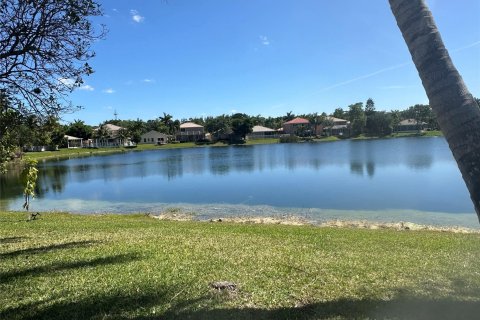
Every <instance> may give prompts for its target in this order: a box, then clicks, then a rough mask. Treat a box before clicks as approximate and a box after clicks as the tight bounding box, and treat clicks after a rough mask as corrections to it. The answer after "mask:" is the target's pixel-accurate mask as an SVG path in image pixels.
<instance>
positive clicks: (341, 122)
mask: <svg viewBox="0 0 480 320" xmlns="http://www.w3.org/2000/svg"><path fill="white" fill-rule="evenodd" d="M327 123H328V124H329V125H328V126H325V127H322V128H321V130H320V131H321V132H322V134H323V135H327V136H349V135H350V121H348V120H345V119H339V118H335V117H327Z"/></svg>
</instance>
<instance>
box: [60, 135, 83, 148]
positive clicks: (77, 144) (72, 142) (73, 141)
mask: <svg viewBox="0 0 480 320" xmlns="http://www.w3.org/2000/svg"><path fill="white" fill-rule="evenodd" d="M64 139H65V140H67V148H69V149H71V148H82V147H83V139H82V138H77V137H72V136H69V135H65V136H64Z"/></svg>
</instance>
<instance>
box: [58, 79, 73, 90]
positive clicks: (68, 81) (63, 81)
mask: <svg viewBox="0 0 480 320" xmlns="http://www.w3.org/2000/svg"><path fill="white" fill-rule="evenodd" d="M58 81H59V82H60V83H61V84H63V85H65V86H67V87H69V88H73V87H74V86H75V80H74V79H72V78H60V79H58Z"/></svg>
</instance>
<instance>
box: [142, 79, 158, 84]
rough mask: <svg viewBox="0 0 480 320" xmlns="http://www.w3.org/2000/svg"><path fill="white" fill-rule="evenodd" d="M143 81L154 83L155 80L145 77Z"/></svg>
mask: <svg viewBox="0 0 480 320" xmlns="http://www.w3.org/2000/svg"><path fill="white" fill-rule="evenodd" d="M143 82H145V83H152V82H155V80H154V79H143Z"/></svg>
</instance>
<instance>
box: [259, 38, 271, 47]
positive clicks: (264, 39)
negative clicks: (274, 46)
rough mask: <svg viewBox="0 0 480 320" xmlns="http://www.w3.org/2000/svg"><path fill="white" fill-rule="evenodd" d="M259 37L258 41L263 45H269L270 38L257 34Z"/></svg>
mask: <svg viewBox="0 0 480 320" xmlns="http://www.w3.org/2000/svg"><path fill="white" fill-rule="evenodd" d="M259 38H260V42H261V43H262V44H263V45H264V46H269V45H270V40H268V38H267V36H259Z"/></svg>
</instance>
